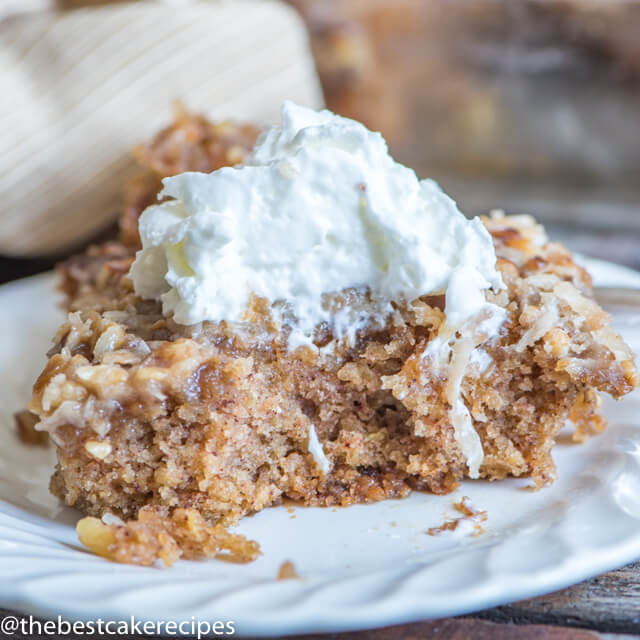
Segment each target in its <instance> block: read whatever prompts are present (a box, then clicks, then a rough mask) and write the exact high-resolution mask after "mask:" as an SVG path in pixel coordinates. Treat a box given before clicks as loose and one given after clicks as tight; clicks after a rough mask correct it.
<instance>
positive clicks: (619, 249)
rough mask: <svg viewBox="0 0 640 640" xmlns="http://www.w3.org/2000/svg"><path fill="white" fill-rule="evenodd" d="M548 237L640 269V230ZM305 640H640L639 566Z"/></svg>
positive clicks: (4, 266) (36, 263)
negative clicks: (496, 601) (469, 608)
mask: <svg viewBox="0 0 640 640" xmlns="http://www.w3.org/2000/svg"><path fill="white" fill-rule="evenodd" d="M550 235H551V236H552V237H554V238H556V239H560V240H562V241H563V242H565V243H566V244H568V245H569V246H570V247H571V248H572V249H575V250H578V251H582V252H583V253H586V254H589V255H595V256H597V257H600V258H604V259H607V258H608V259H611V260H616V261H617V262H620V263H623V264H626V265H627V266H630V267H635V268H639V269H640V251H638V247H640V229H638V230H634V229H630V230H629V229H627V230H624V231H623V230H619V231H614V230H606V231H596V230H590V229H585V228H582V229H580V230H575V229H571V228H570V227H562V226H557V227H555V228H551V229H550ZM54 262H55V260H54V259H46V258H45V259H40V260H33V259H27V260H16V259H8V258H2V257H0V283H2V282H8V281H10V280H14V279H17V278H20V277H24V276H28V275H32V274H35V273H38V272H41V271H45V270H47V269H50V268H51V267H52V265H53V264H54ZM7 615H20V614H19V613H16V612H9V611H5V610H1V609H0V619H1V618H3V617H4V616H7ZM619 634H622V635H619ZM27 637H40V636H24V635H20V634H15V635H13V636H6V635H2V633H0V638H16V639H18V640H23V639H24V638H27ZM43 637H44V636H43ZM48 637H52V636H48ZM66 637H69V636H66ZM306 637H307V638H310V639H320V638H325V639H327V638H347V639H349V640H364V639H365V638H370V639H372V640H383V639H385V640H387V639H389V640H414V639H418V638H435V639H437V640H454V639H455V640H462V639H466V638H473V639H478V640H484V639H485V638H486V639H487V640H511V639H515V638H518V639H525V640H526V639H529V638H531V639H534V638H535V639H541V640H546V639H548V640H560V639H563V640H564V639H566V640H588V639H593V640H595V639H596V638H599V639H610V638H614V637H615V638H627V637H629V638H631V637H633V638H639V639H640V562H637V563H634V564H630V565H628V566H626V567H623V568H621V569H618V570H616V571H611V572H609V573H606V574H604V575H602V576H599V577H597V578H593V579H591V580H587V581H586V582H583V583H580V584H577V585H575V586H573V587H570V588H568V589H564V590H563V591H559V592H557V593H553V594H549V595H545V596H541V597H538V598H534V599H532V600H524V601H522V602H516V603H513V604H509V605H505V606H502V607H496V608H493V609H487V610H485V611H479V612H477V613H475V614H473V615H471V616H464V617H458V618H446V619H442V620H436V621H427V622H420V623H414V624H407V625H399V626H395V627H388V628H386V629H380V630H377V631H362V632H354V633H345V634H330V635H323V636H319V635H313V636H306Z"/></svg>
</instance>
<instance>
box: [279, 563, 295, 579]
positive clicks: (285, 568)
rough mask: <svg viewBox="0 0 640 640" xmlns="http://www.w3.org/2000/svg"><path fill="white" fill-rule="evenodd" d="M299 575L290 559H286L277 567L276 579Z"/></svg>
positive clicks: (291, 577)
mask: <svg viewBox="0 0 640 640" xmlns="http://www.w3.org/2000/svg"><path fill="white" fill-rule="evenodd" d="M299 577H300V576H299V575H298V572H297V571H296V568H295V566H294V565H293V562H291V561H290V560H287V561H286V562H283V563H282V564H281V565H280V568H279V569H278V577H277V579H278V580H294V579H296V578H299Z"/></svg>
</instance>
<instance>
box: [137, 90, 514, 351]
mask: <svg viewBox="0 0 640 640" xmlns="http://www.w3.org/2000/svg"><path fill="white" fill-rule="evenodd" d="M163 184H164V189H163V191H162V194H161V195H162V196H170V197H171V198H173V200H168V201H166V202H163V203H161V204H158V205H154V206H151V207H149V208H148V209H146V210H145V212H144V213H143V214H142V216H141V218H140V236H141V238H142V246H143V248H142V250H141V251H140V252H138V255H137V257H136V261H135V263H134V265H133V267H132V269H131V274H130V275H131V277H132V279H133V282H134V286H135V290H136V292H137V293H138V294H139V295H141V296H143V297H146V298H156V299H159V300H161V301H162V304H163V310H164V313H165V314H167V315H172V316H173V318H174V320H175V321H176V322H179V323H182V324H193V323H197V322H200V321H203V320H211V321H214V322H215V321H221V320H227V321H240V320H242V317H243V314H244V312H245V310H246V307H247V303H248V301H249V299H250V296H251V294H255V295H257V296H260V297H263V298H266V299H268V300H269V301H271V302H272V303H273V302H276V301H283V302H284V303H285V305H284V307H285V309H286V312H282V311H281V310H282V308H283V305H277V306H276V307H274V315H275V316H276V317H278V314H281V316H280V319H282V320H283V321H286V322H287V323H288V324H290V325H291V326H292V334H291V336H292V337H291V339H290V346H292V347H293V346H296V345H297V344H300V343H307V344H309V343H310V338H311V336H312V333H313V329H314V327H315V326H316V325H317V324H318V323H320V322H323V321H324V322H327V323H328V324H329V325H330V326H331V327H332V328H333V332H334V336H335V337H336V338H342V337H345V336H347V337H352V336H353V334H354V332H355V330H357V329H358V328H359V327H361V326H364V325H365V324H367V323H370V322H373V321H375V322H383V321H384V319H385V318H386V317H387V316H388V314H389V313H390V312H391V310H392V308H391V304H390V303H391V301H392V300H402V299H404V300H406V301H411V300H414V299H415V298H417V297H419V296H421V295H424V294H429V293H442V292H444V293H445V294H446V309H445V311H446V315H447V323H448V324H449V325H450V326H459V325H461V324H462V323H463V322H464V321H465V320H467V319H468V318H470V317H471V316H473V315H474V314H476V313H477V312H479V311H480V310H481V309H482V308H484V307H485V306H486V302H485V295H484V294H485V290H486V289H488V288H489V287H493V288H500V287H502V286H503V284H502V280H501V278H500V275H499V273H498V272H497V270H496V264H495V263H496V256H495V252H494V248H493V244H492V241H491V238H490V236H489V233H488V232H487V230H486V229H485V228H484V226H483V225H482V223H481V222H480V220H479V219H477V218H476V219H473V220H468V219H467V218H465V217H464V216H463V215H462V214H461V213H460V211H459V210H458V208H457V207H456V205H455V203H454V201H453V200H452V199H451V198H449V197H448V196H447V195H446V194H445V193H443V192H442V191H441V189H440V188H439V187H438V185H437V184H436V183H435V182H433V181H431V180H422V181H421V180H418V178H417V177H416V174H415V173H414V172H413V171H412V170H411V169H408V168H407V167H405V166H403V165H401V164H399V163H397V162H395V161H394V160H393V158H391V156H390V155H389V153H388V150H387V145H386V143H385V141H384V140H383V138H382V136H381V135H380V134H379V133H373V132H371V131H369V130H368V129H367V128H366V127H364V126H363V125H362V124H360V123H358V122H355V121H354V120H349V119H347V118H342V117H340V116H337V115H335V114H333V113H331V112H330V111H319V112H316V111H313V110H311V109H307V108H304V107H300V106H297V105H295V104H293V103H291V102H286V103H285V104H284V106H283V108H282V123H281V125H280V126H274V127H272V128H271V129H269V130H268V131H266V132H265V133H264V134H263V135H262V136H261V138H260V139H259V140H258V143H257V144H256V147H255V149H254V150H253V154H252V156H251V157H250V158H249V160H248V162H247V163H246V165H243V166H239V167H233V168H222V169H219V170H218V171H214V172H213V173H210V174H204V173H183V174H181V175H178V176H175V177H172V178H166V179H165V180H163ZM347 288H362V289H364V288H368V289H369V290H370V291H371V294H372V298H373V299H374V301H375V304H374V305H373V307H371V308H369V307H368V308H367V310H366V311H363V310H360V311H358V312H357V313H356V312H354V311H353V310H352V309H349V308H347V309H346V310H344V311H343V312H340V313H336V312H335V310H334V312H332V311H331V310H329V309H327V308H326V307H325V306H323V294H325V293H333V292H340V291H342V290H344V289H347Z"/></svg>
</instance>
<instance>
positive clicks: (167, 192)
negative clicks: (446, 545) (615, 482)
mask: <svg viewBox="0 0 640 640" xmlns="http://www.w3.org/2000/svg"><path fill="white" fill-rule="evenodd" d="M201 124H202V126H203V127H204V128H205V129H207V127H208V125H207V124H206V123H205V122H204V121H203V122H202V123H201ZM176 126H177V127H178V128H179V126H180V125H179V124H178V125H176ZM176 126H174V131H175V130H176ZM169 131H171V130H169ZM164 137H165V138H171V135H165V136H164ZM162 139H163V136H161V137H160V138H159V140H162ZM178 139H179V141H176V140H175V139H174V140H173V142H172V143H171V145H172V150H171V153H170V155H171V156H172V157H182V156H181V153H180V147H181V145H183V144H187V142H185V141H184V140H185V138H183V137H182V135H181V134H180V135H179V136H178ZM157 141H158V139H156V142H157ZM196 144H197V143H196ZM223 146H224V145H223ZM248 146H249V144H248V140H247V144H246V145H245V146H244V147H243V149H245V151H244V152H243V158H242V160H243V161H244V164H243V165H241V166H240V167H237V168H223V169H219V170H216V171H214V172H213V173H209V174H207V173H194V172H186V173H181V174H180V175H178V176H176V177H174V178H169V179H166V180H164V190H163V192H162V193H161V198H162V201H160V202H159V204H156V205H153V206H151V207H149V208H147V209H146V210H145V212H144V214H143V215H142V218H141V219H140V224H139V229H140V232H141V233H140V236H141V244H140V236H138V235H137V234H136V233H134V232H132V231H131V229H133V228H134V225H133V224H132V221H133V220H134V218H135V219H137V216H138V214H139V211H140V209H141V206H138V207H137V209H136V207H135V205H131V206H132V208H131V209H130V210H129V213H128V214H126V216H125V218H126V220H127V221H125V223H124V224H123V229H124V231H123V239H124V242H121V243H112V244H110V245H106V246H103V247H101V248H96V249H94V250H92V252H90V253H89V254H88V255H85V256H83V257H80V258H78V259H77V260H75V261H71V262H70V263H68V264H67V265H65V266H64V267H63V269H62V273H63V276H64V277H63V286H64V288H65V291H66V292H67V295H68V304H69V307H70V314H69V316H68V320H67V322H66V323H65V324H64V325H63V326H62V327H61V328H60V330H59V331H58V334H57V335H56V337H55V340H54V346H53V348H52V349H51V351H50V352H49V361H48V363H47V365H46V367H45V369H44V371H43V372H42V374H41V375H40V377H39V378H38V380H37V381H36V383H35V386H34V395H33V399H32V402H31V404H30V409H31V411H33V412H35V413H36V414H37V415H38V416H39V417H40V423H39V428H40V429H42V430H46V431H48V432H49V434H50V436H51V438H52V440H53V442H54V443H55V445H56V447H57V455H58V464H57V467H56V470H55V473H54V475H53V478H52V480H51V490H52V492H53V493H54V494H55V495H56V496H58V497H60V498H61V499H62V500H63V501H64V502H65V503H66V504H68V505H72V506H75V507H76V508H78V509H79V510H81V511H82V512H84V513H85V514H88V515H89V516H90V518H86V519H84V520H82V521H81V523H80V525H79V529H78V532H79V535H80V538H81V540H83V541H84V542H85V543H86V544H87V546H89V547H90V548H91V549H93V550H94V551H95V552H97V553H100V554H101V555H104V556H106V557H109V558H112V559H115V560H119V561H123V562H136V563H141V564H150V563H152V562H153V561H154V560H155V559H157V558H161V559H163V560H164V561H165V563H167V564H170V563H171V562H173V560H175V559H176V558H177V557H179V556H181V555H182V556H183V557H187V558H194V557H202V556H211V555H216V556H219V557H226V558H228V559H231V560H236V561H241V560H250V559H252V558H254V557H255V556H256V555H257V553H258V548H257V545H256V544H255V543H252V542H251V541H248V540H246V539H244V538H242V536H239V535H237V534H233V533H229V532H228V531H227V530H226V529H225V527H227V526H228V525H232V524H233V523H235V522H237V521H238V519H240V518H241V517H243V516H244V515H246V514H249V513H252V512H255V511H259V510H261V509H263V508H265V507H268V506H271V505H275V504H278V503H280V502H281V501H282V500H283V499H284V498H290V499H293V500H297V501H300V502H301V503H303V504H306V505H323V506H326V505H350V504H354V503H362V502H373V501H377V500H382V499H386V498H398V497H402V496H405V495H407V494H408V493H409V492H410V491H412V490H422V491H431V492H434V493H438V494H443V493H448V492H451V491H453V490H454V489H455V488H456V487H457V486H458V484H459V483H460V481H462V480H463V479H465V478H487V479H490V480H500V479H503V478H506V477H508V476H527V477H530V478H531V479H532V480H533V482H534V483H535V484H536V485H537V486H538V487H543V486H544V485H546V484H548V483H550V482H552V481H553V479H554V476H555V468H554V464H553V460H552V458H551V449H552V447H553V445H554V443H555V438H556V435H557V434H558V432H559V431H560V429H562V428H563V427H564V426H565V424H566V423H567V422H568V421H570V422H571V424H572V425H573V427H574V438H575V439H576V440H578V441H579V440H582V439H584V438H585V437H587V436H589V435H591V434H594V433H597V432H599V431H601V430H602V429H603V428H604V426H605V423H604V421H603V419H602V418H601V417H600V416H599V414H598V408H599V404H600V399H599V393H600V392H606V393H609V394H610V395H611V396H613V397H615V398H620V397H621V396H623V395H625V394H626V393H628V392H630V391H631V390H632V389H633V388H634V387H635V386H636V385H637V383H638V377H637V373H636V369H635V365H634V361H633V355H632V353H631V351H630V349H629V348H628V347H627V346H626V345H625V343H624V342H623V341H622V339H621V338H620V337H619V336H618V335H617V334H616V333H615V332H614V331H612V329H611V327H610V318H609V316H608V315H607V314H606V313H605V312H604V311H603V310H602V309H601V308H600V307H599V306H598V305H597V304H596V303H595V302H594V300H593V297H592V292H591V280H590V278H589V275H588V274H587V273H586V272H585V270H584V269H583V268H581V267H580V266H578V265H577V264H576V263H575V262H574V260H573V258H572V256H571V255H570V253H569V252H568V251H567V250H566V249H564V248H563V247H562V246H560V245H558V244H554V243H551V242H549V241H548V240H547V238H546V236H545V233H544V230H543V229H542V228H541V227H540V226H539V225H538V224H536V222H535V221H534V220H533V219H531V218H529V217H527V216H504V215H502V214H494V215H492V216H491V217H487V218H484V219H482V220H479V219H475V220H473V221H470V220H467V219H466V218H464V216H462V214H460V213H459V211H458V210H457V208H456V207H455V204H454V203H453V201H451V200H450V199H449V198H448V197H447V196H446V195H445V194H444V193H442V192H441V191H440V190H439V188H438V187H437V185H435V184H434V183H432V182H431V181H418V180H417V178H416V177H415V174H413V172H411V171H410V170H408V169H406V168H405V167H402V166H401V165H398V164H397V163H395V162H394V161H393V160H392V159H391V158H390V157H389V156H388V153H387V151H386V146H385V145H384V141H383V140H382V138H381V137H380V136H379V135H377V134H373V133H371V132H369V131H368V130H366V129H365V128H364V127H363V126H362V125H359V124H358V123H355V122H354V121H350V120H347V119H344V118H339V117H338V116H334V115H333V114H331V113H329V112H320V113H316V112H312V111H310V110H307V109H302V108H300V107H296V106H295V105H291V104H286V105H285V107H284V108H283V122H282V125H281V126H280V127H274V128H272V129H270V130H269V131H268V132H266V133H265V134H263V136H262V137H261V138H260V139H259V141H258V143H257V145H256V147H255V148H254V149H253V151H252V152H251V153H250V154H249V155H247V151H246V149H247V148H248ZM149 148H150V149H153V148H154V147H153V145H151V147H149ZM187 155H188V154H187ZM222 157H223V158H224V159H223V160H219V161H216V162H215V163H213V164H214V165H215V166H219V165H220V164H224V163H225V162H226V163H227V164H231V163H232V162H231V161H230V159H229V158H228V157H227V156H226V155H225V153H224V152H223V153H222ZM234 159H235V156H234ZM180 162H181V161H180ZM180 162H178V164H177V165H170V166H169V165H165V164H159V165H158V166H159V167H162V168H161V169H159V170H158V172H157V173H156V174H155V176H154V179H156V180H157V178H158V176H159V175H162V173H164V172H167V173H173V172H174V169H176V168H177V169H178V170H181V169H184V168H185V165H184V164H181V163H180ZM187 164H188V163H187ZM215 166H214V167H213V168H215ZM167 167H169V168H167ZM210 167H211V165H207V167H206V168H210ZM156 186H157V183H156ZM153 188H155V187H153ZM153 188H151V191H152V190H153ZM151 191H150V192H149V193H151ZM148 200H149V198H146V197H145V198H142V199H141V200H140V202H144V203H146V202H148ZM134 209H135V213H131V211H134ZM127 216H128V217H127ZM127 225H128V226H127ZM140 246H141V247H142V248H141V250H140V251H138V252H137V254H136V253H135V249H136V248H139V247H140ZM136 255H137V257H136ZM100 518H102V520H100Z"/></svg>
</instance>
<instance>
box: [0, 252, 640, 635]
mask: <svg viewBox="0 0 640 640" xmlns="http://www.w3.org/2000/svg"><path fill="white" fill-rule="evenodd" d="M592 269H593V271H594V272H595V275H596V276H599V275H600V276H602V278H605V279H606V281H603V280H601V283H602V284H609V285H619V284H623V285H626V286H638V287H640V274H636V273H635V272H630V271H629V270H622V269H620V268H616V267H614V266H612V265H609V264H605V265H602V264H601V263H594V264H593V265H592ZM52 291H53V289H52V277H51V276H50V275H46V276H39V277H36V278H32V279H28V280H23V281H19V282H16V283H12V284H9V285H5V286H4V287H1V288H0V380H1V381H2V384H1V385H0V430H1V431H2V436H1V437H2V443H3V444H2V446H1V447H0V606H3V607H6V608H13V609H17V610H20V611H24V612H26V613H34V614H39V615H43V616H50V617H54V616H57V615H62V616H63V617H66V618H67V619H85V620H91V619H96V618H98V617H102V618H103V619H107V618H111V619H117V620H120V619H128V618H129V616H130V615H135V616H136V617H137V618H138V619H149V620H177V621H181V620H190V619H191V616H194V617H196V618H199V619H202V620H212V621H213V620H219V619H220V620H233V621H235V623H236V629H237V630H238V631H239V632H240V633H243V634H256V635H271V634H273V635H275V634H285V633H295V632H321V631H340V630H348V629H357V628H367V627H375V626H382V625H389V624H394V623H400V622H408V621H412V620H418V619H425V618H432V617H442V616H449V615H454V614H462V613H468V612H471V611H475V610H478V609H483V608H486V607H490V606H493V605H498V604H504V603H507V602H511V601H514V600H518V599H521V598H525V597H531V596H535V595H539V594H543V593H546V592H549V591H553V590H556V589H559V588H562V587H565V586H568V585H570V584H572V583H575V582H578V581H580V580H583V579H585V578H588V577H591V576H594V575H596V574H598V573H601V572H603V571H606V570H609V569H612V568H615V567H617V566H620V565H623V564H625V563H627V562H630V561H632V560H634V559H636V558H639V557H640V395H639V394H638V393H635V394H632V395H631V396H629V397H627V398H625V399H624V400H623V401H621V402H620V403H615V402H613V401H610V400H605V404H604V413H605V415H606V417H607V418H608V419H609V422H610V426H609V429H608V430H607V431H606V432H605V433H604V434H602V435H601V436H598V437H596V438H593V439H592V440H590V441H589V442H587V443H586V444H584V445H572V444H567V443H565V444H559V445H558V446H557V447H556V449H555V450H554V458H555V460H556V462H557V465H558V472H559V473H558V479H557V481H556V482H555V484H554V485H553V486H552V487H550V488H548V489H545V490H543V491H539V492H532V491H529V490H527V489H526V487H527V486H528V484H529V482H528V481H527V480H507V481H505V482H501V483H494V484H489V483H487V482H465V483H463V485H462V486H461V488H460V489H459V490H458V491H456V492H455V494H453V495H449V496H433V495H427V494H414V495H412V496H411V497H410V498H408V499H405V500H398V501H387V502H382V503H378V504H374V505H363V506H354V507H349V508H345V509H317V508H313V509H312V508H308V509H306V508H295V509H291V508H289V509H287V508H284V507H278V508H273V509H267V510H265V511H263V512H261V513H259V514H257V515H256V516H253V517H250V518H246V519H245V520H244V521H243V522H242V524H241V526H240V527H239V530H240V531H241V532H243V533H245V534H246V535H248V536H250V537H251V538H253V539H255V540H258V541H259V543H260V545H261V547H262V550H263V556H262V557H261V558H259V559H258V560H257V561H256V562H254V563H252V564H249V565H232V564H227V563H224V562H220V561H214V560H212V561H207V562H179V563H177V564H176V565H174V567H173V568H171V569H163V568H142V567H132V566H125V565H117V564H113V563H110V562H108V561H105V560H102V559H101V558H98V557H96V556H93V555H91V554H89V553H86V552H85V551H83V550H82V548H81V547H80V546H79V545H78V542H77V539H76V536H75V531H74V524H75V522H76V520H77V519H78V517H79V514H78V513H76V512H75V511H73V510H71V509H68V508H65V507H62V506H61V505H60V504H59V503H58V502H57V501H56V499H54V498H53V497H52V496H50V495H49V494H48V491H47V483H48V478H49V475H50V472H51V468H52V459H53V453H52V451H46V450H42V449H38V448H33V447H25V446H23V445H21V444H20V443H19V442H18V441H17V439H16V438H15V436H14V434H13V421H12V414H13V412H14V411H15V410H17V409H20V408H21V407H22V406H24V403H25V402H26V401H27V398H28V396H29V388H30V385H31V384H32V382H33V380H34V378H35V376H36V375H37V374H38V372H39V371H40V369H41V367H42V365H43V363H44V355H43V354H44V353H45V351H46V350H47V348H48V344H49V341H50V339H51V337H52V335H53V333H54V331H55V328H56V327H57V325H58V323H59V321H60V319H61V313H60V312H59V311H57V310H56V309H55V300H54V294H53V292H52ZM616 324H617V326H618V328H619V329H620V330H621V331H622V333H623V335H624V336H625V337H626V339H627V340H628V341H629V343H630V344H631V345H632V346H633V348H634V349H636V351H640V315H639V314H635V315H634V314H631V313H630V314H628V315H626V316H617V317H616ZM462 496H468V497H469V498H470V499H471V501H472V503H473V504H474V506H476V507H477V508H478V509H483V510H487V511H488V521H487V522H486V523H485V525H486V526H485V529H486V533H485V534H484V535H481V536H478V537H473V536H470V535H468V534H465V533H464V531H465V529H463V531H462V533H460V532H455V533H449V534H442V535H440V536H436V537H433V536H429V535H427V533H426V530H427V529H428V528H429V527H435V526H438V525H441V524H442V523H443V522H444V520H445V519H447V518H450V517H453V516H454V515H455V512H454V511H453V510H452V503H453V502H454V501H456V500H459V499H460V498H461V497H462ZM285 560H291V561H292V562H293V563H294V565H295V568H296V570H297V572H298V574H299V575H300V579H294V580H284V581H278V580H276V575H277V572H278V568H279V566H280V565H281V564H282V562H284V561H285Z"/></svg>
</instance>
